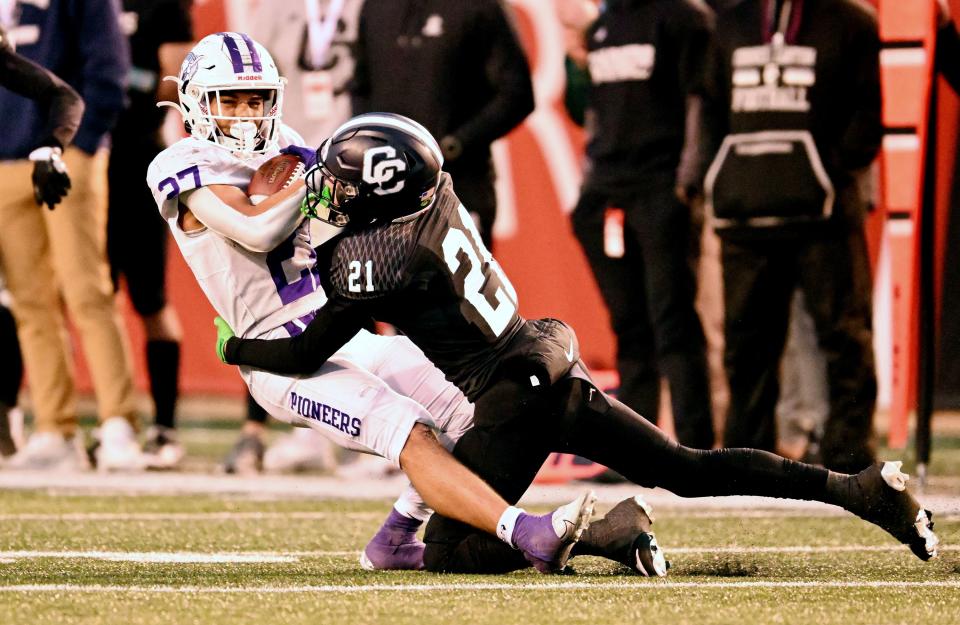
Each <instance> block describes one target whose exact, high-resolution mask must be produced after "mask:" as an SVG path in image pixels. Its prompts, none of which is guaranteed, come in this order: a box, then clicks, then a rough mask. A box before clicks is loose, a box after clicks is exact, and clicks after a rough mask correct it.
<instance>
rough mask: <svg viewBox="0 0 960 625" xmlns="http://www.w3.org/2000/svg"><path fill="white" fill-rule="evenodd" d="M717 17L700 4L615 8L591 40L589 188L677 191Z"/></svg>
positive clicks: (629, 3) (614, 4)
mask: <svg viewBox="0 0 960 625" xmlns="http://www.w3.org/2000/svg"><path fill="white" fill-rule="evenodd" d="M712 19H713V16H712V14H711V12H710V10H709V9H708V8H706V7H705V6H703V5H702V3H700V2H699V0H615V1H614V0H611V1H609V2H607V5H606V9H605V10H604V11H603V12H602V13H601V14H600V16H599V17H598V19H597V20H596V21H595V22H594V23H593V24H592V25H591V26H590V28H589V29H588V31H587V33H586V44H587V50H588V55H587V59H588V64H589V70H590V71H589V74H590V88H589V90H588V96H587V98H588V104H587V124H586V127H587V130H588V134H589V139H588V142H587V155H588V156H589V158H590V160H591V162H592V163H591V168H590V170H589V183H590V184H591V185H598V186H601V187H604V188H613V189H619V188H622V186H623V185H625V184H629V185H631V186H636V185H638V184H643V185H649V184H657V183H661V184H662V183H666V184H667V185H668V186H669V187H671V188H672V187H673V184H674V180H675V176H676V172H677V167H678V166H679V164H680V154H681V150H682V148H683V145H684V139H685V135H686V126H685V124H686V102H687V98H688V97H689V96H692V95H700V93H701V92H702V91H703V72H704V67H705V63H706V59H707V48H708V44H709V41H710V36H711V30H712Z"/></svg>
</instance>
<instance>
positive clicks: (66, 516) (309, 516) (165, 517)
mask: <svg viewBox="0 0 960 625" xmlns="http://www.w3.org/2000/svg"><path fill="white" fill-rule="evenodd" d="M385 517H386V514H385V513H384V512H319V511H318V512H311V511H301V512H256V511H249V512H65V513H62V514H57V513H48V512H39V513H33V512H24V513H12V514H0V522H3V521H238V520H244V521H247V520H251V521H263V520H269V519H283V520H316V519H352V520H370V519H381V518H385Z"/></svg>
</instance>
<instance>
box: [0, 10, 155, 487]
mask: <svg viewBox="0 0 960 625" xmlns="http://www.w3.org/2000/svg"><path fill="white" fill-rule="evenodd" d="M2 16H3V17H2V19H3V23H4V24H6V25H8V32H9V33H10V35H11V39H12V40H13V42H14V44H15V45H16V47H17V51H18V53H20V54H22V55H23V56H25V57H27V58H29V59H30V60H32V61H35V62H36V63H38V64H40V65H42V66H43V67H46V68H47V69H49V70H51V71H53V72H54V73H56V74H57V75H59V76H60V77H61V78H63V79H64V81H66V82H67V83H68V84H70V85H71V86H72V87H73V88H74V89H76V90H77V91H78V92H79V93H80V95H81V96H82V97H83V99H84V101H85V103H86V111H85V113H84V116H83V119H82V121H81V124H80V127H79V130H78V131H77V134H76V137H75V138H74V141H73V144H74V145H73V147H69V148H65V149H64V150H63V159H62V160H63V162H64V163H65V164H66V166H67V168H68V170H69V171H70V174H71V176H72V181H73V187H72V191H71V193H70V195H69V196H68V197H67V198H65V199H64V200H63V206H62V207H60V208H58V209H57V210H55V211H48V210H46V209H45V208H42V207H41V206H38V203H37V201H36V199H35V197H34V190H33V188H32V186H31V185H30V183H29V182H28V178H29V176H30V171H31V169H32V168H33V162H31V160H30V158H31V154H32V155H34V156H33V158H34V160H36V159H37V158H38V153H37V152H36V151H35V150H37V149H38V148H42V147H46V148H47V149H48V150H51V151H52V150H53V149H54V148H51V147H50V146H49V144H48V145H46V146H44V145H43V141H44V136H45V130H44V126H45V124H46V121H45V119H44V118H43V117H42V116H41V115H39V114H38V111H37V109H36V107H35V105H34V104H33V103H31V102H30V101H29V100H27V99H25V98H22V97H20V96H18V95H15V94H13V93H11V92H9V91H2V90H0V110H2V111H3V116H2V117H0V136H2V137H4V142H3V144H2V145H0V160H2V161H3V162H2V163H0V185H2V188H0V263H2V266H3V272H4V275H5V278H6V280H7V286H8V288H9V289H10V293H11V295H12V297H13V313H14V317H15V318H16V320H17V328H18V334H19V339H20V343H21V347H22V352H23V358H24V362H25V364H26V370H27V373H28V375H29V385H30V391H31V398H32V400H33V408H34V414H35V417H36V420H35V422H36V431H35V432H34V433H33V435H32V436H31V437H30V439H29V440H28V441H27V442H26V444H25V445H24V447H23V449H21V450H20V451H19V452H18V453H17V454H16V455H15V456H14V457H13V458H11V459H10V460H9V461H8V462H7V463H6V465H5V466H6V467H7V468H17V469H51V468H59V469H64V470H71V469H81V468H84V467H85V466H86V465H87V459H86V454H85V452H84V450H83V446H82V440H81V439H82V437H81V436H77V425H78V423H77V407H76V399H75V390H74V382H73V363H72V354H71V353H70V350H69V349H68V347H67V344H66V326H65V323H64V318H63V313H62V310H61V305H62V303H66V306H67V309H68V310H69V311H70V314H71V317H72V319H73V321H74V323H75V324H76V328H77V330H78V334H79V336H80V338H81V340H82V342H83V346H84V352H85V355H86V360H87V364H88V366H89V369H90V372H91V376H92V378H93V386H94V390H95V392H96V396H97V401H98V411H99V416H100V421H101V426H100V438H101V443H102V444H101V445H100V448H99V451H98V454H97V456H98V458H97V459H98V463H99V465H100V466H101V467H102V468H104V469H132V468H137V467H139V464H140V460H141V457H140V447H139V445H138V444H137V442H136V438H135V430H134V425H135V423H136V419H135V396H134V388H133V381H132V374H131V363H130V353H129V349H128V345H127V340H126V336H125V333H124V330H123V328H122V324H121V320H120V316H119V314H118V311H117V308H116V305H115V301H114V293H113V286H112V284H111V281H110V271H109V267H108V265H107V261H106V254H105V245H106V240H105V239H106V211H107V203H106V200H107V197H106V194H107V189H106V185H107V180H106V178H107V177H106V170H107V158H108V147H107V146H108V133H109V132H110V130H111V128H112V127H113V124H114V122H115V121H116V118H117V115H118V114H119V112H120V110H121V109H122V108H123V100H124V90H123V81H124V78H125V77H126V75H127V51H126V42H125V41H124V39H123V36H122V35H121V33H120V31H119V27H118V14H117V8H116V4H115V3H114V2H112V1H111V0H51V1H50V2H44V3H28V2H18V3H12V2H9V1H7V2H5V3H4V4H3V13H2ZM51 204H52V203H51ZM61 298H62V300H61Z"/></svg>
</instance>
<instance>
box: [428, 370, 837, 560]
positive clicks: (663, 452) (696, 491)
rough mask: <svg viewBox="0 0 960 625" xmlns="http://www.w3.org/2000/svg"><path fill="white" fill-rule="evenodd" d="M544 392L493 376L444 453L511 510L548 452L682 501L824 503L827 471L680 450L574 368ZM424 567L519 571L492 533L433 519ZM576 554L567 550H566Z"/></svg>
mask: <svg viewBox="0 0 960 625" xmlns="http://www.w3.org/2000/svg"><path fill="white" fill-rule="evenodd" d="M575 371H576V372H575V373H572V374H570V375H569V376H568V377H567V378H565V379H563V380H561V381H560V382H558V383H557V384H555V385H554V386H553V387H551V388H549V389H544V388H543V387H537V388H532V387H530V386H529V385H528V384H524V383H522V382H517V381H514V380H509V379H502V380H500V381H499V382H497V383H496V384H495V385H494V386H492V387H491V388H490V390H488V391H487V392H486V393H484V394H483V395H482V396H481V397H480V398H479V399H478V400H477V402H476V403H475V412H474V420H475V425H474V427H473V428H472V429H471V430H470V431H468V432H467V433H466V434H465V435H464V436H463V438H461V439H460V441H459V442H458V443H457V445H456V447H454V450H453V455H454V456H455V457H456V458H457V459H458V460H459V461H460V462H462V463H463V464H464V465H465V466H467V467H468V468H470V469H471V470H473V471H474V472H476V473H477V474H478V475H479V476H480V477H481V478H482V479H484V480H485V481H487V482H488V483H489V484H490V485H491V486H492V487H493V489H494V490H496V491H497V492H498V493H499V494H500V495H501V496H502V497H503V498H504V499H506V500H507V502H509V503H511V504H515V503H516V502H517V501H518V500H519V498H520V497H521V496H522V495H523V493H524V492H525V491H526V490H527V487H528V486H529V485H530V483H531V482H532V481H533V478H534V476H535V475H536V473H537V471H538V469H539V468H540V466H541V465H542V464H543V461H544V460H545V459H546V457H547V455H548V454H549V453H550V452H551V451H558V452H565V453H572V454H576V455H579V456H583V457H585V458H589V459H590V460H593V461H595V462H599V463H601V464H604V465H606V466H608V467H610V468H612V469H614V470H615V471H617V472H618V473H620V474H621V475H623V476H624V477H626V478H627V479H629V480H630V481H632V482H634V483H635V484H639V485H641V486H645V487H648V488H653V487H661V488H665V489H667V490H669V491H672V492H673V493H675V494H677V495H680V496H682V497H707V496H720V495H759V496H765V497H783V498H792V499H808V500H818V501H824V500H825V497H826V491H825V486H826V482H827V474H828V472H827V470H826V469H821V468H818V467H813V466H811V465H806V464H802V463H799V462H794V461H791V460H786V459H784V458H781V457H779V456H775V455H773V454H771V453H768V452H764V451H758V450H755V449H717V450H712V451H708V450H699V449H692V448H689V447H684V446H682V445H680V444H678V443H676V442H674V441H672V440H670V439H669V438H667V437H666V436H665V435H664V434H663V432H661V431H660V430H659V429H658V428H657V427H656V426H654V425H653V424H651V423H650V422H649V421H647V420H646V419H644V418H643V417H641V416H640V415H638V414H637V413H635V412H634V411H632V410H631V409H630V408H628V407H627V406H626V405H625V404H623V403H621V402H619V401H617V400H615V399H612V398H609V397H607V396H606V395H604V394H603V393H602V392H601V391H600V390H599V389H597V387H596V386H594V384H593V383H592V382H590V381H589V379H587V377H586V374H585V371H583V370H582V369H579V367H577V368H576V369H575ZM424 541H425V542H426V545H427V547H426V551H425V552H424V563H425V565H426V568H427V569H428V570H431V571H437V572H457V573H503V572H507V571H512V570H516V569H520V568H524V567H526V566H528V564H527V562H526V560H525V559H524V558H523V555H522V554H521V553H520V552H519V551H517V550H514V549H512V548H510V547H509V546H507V545H506V544H504V543H503V542H501V541H500V540H499V539H498V538H496V537H495V536H491V535H489V534H486V533H484V532H480V531H479V530H476V529H474V528H472V527H470V526H467V525H465V524H463V523H460V522H458V521H453V520H451V519H448V518H446V517H443V516H440V515H438V514H434V515H433V517H432V518H431V519H430V521H429V522H428V524H427V527H426V533H425V536H424ZM574 553H576V552H574Z"/></svg>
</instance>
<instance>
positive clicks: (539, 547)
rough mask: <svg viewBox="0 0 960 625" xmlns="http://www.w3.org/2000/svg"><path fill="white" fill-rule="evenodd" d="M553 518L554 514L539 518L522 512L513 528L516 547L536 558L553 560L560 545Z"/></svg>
mask: <svg viewBox="0 0 960 625" xmlns="http://www.w3.org/2000/svg"><path fill="white" fill-rule="evenodd" d="M552 518H553V514H552V513H548V514H544V515H540V516H537V515H533V514H527V513H526V512H521V513H520V516H519V517H517V523H516V525H514V528H513V544H514V546H515V547H516V548H517V549H520V550H522V551H524V552H526V553H528V554H530V555H531V556H534V557H535V558H539V559H542V560H550V559H552V557H553V555H554V552H555V551H556V549H557V545H558V544H559V543H560V539H559V538H557V534H556V532H554V531H553V522H552Z"/></svg>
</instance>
